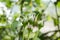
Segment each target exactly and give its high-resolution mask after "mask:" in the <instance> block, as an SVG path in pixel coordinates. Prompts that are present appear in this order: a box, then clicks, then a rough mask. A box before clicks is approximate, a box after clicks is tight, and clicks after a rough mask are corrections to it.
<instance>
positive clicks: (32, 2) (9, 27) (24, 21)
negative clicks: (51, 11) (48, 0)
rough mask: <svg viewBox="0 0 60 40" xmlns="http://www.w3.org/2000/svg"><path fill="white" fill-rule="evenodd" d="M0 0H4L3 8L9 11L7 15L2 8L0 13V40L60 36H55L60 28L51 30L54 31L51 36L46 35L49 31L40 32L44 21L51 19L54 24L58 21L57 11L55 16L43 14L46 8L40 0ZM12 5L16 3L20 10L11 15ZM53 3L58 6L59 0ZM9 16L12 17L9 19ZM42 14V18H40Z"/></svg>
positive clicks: (37, 39) (26, 39)
mask: <svg viewBox="0 0 60 40" xmlns="http://www.w3.org/2000/svg"><path fill="white" fill-rule="evenodd" d="M0 2H4V3H5V6H6V8H5V9H7V11H8V9H9V10H10V11H11V12H10V15H9V16H8V17H7V15H6V13H5V11H6V10H5V9H4V8H3V10H4V11H3V14H2V15H0V23H1V25H0V40H16V39H18V40H55V39H56V40H60V38H58V37H56V33H57V32H59V31H60V30H58V31H56V30H55V31H53V32H55V33H54V34H53V35H52V36H46V35H47V34H48V33H50V32H47V33H44V34H42V33H41V32H40V29H41V28H43V27H44V22H45V21H47V20H48V21H50V20H53V21H54V24H55V26H59V21H60V20H59V17H58V13H56V14H57V15H56V16H57V18H52V17H51V16H50V15H46V14H45V15H44V12H45V10H46V9H47V8H46V9H44V8H42V7H43V6H44V5H43V4H42V3H41V0H18V1H17V2H13V1H11V0H0ZM13 5H18V6H19V11H20V12H16V13H14V15H12V14H13V12H12V7H13ZM54 5H55V6H58V7H60V0H57V1H56V2H54ZM40 6H41V7H40ZM48 6H49V5H48ZM23 10H24V11H23ZM56 11H57V9H56ZM8 14H9V13H8ZM32 15H33V16H32ZM10 16H11V17H12V19H11V18H10V19H9V17H10ZM43 16H44V19H43V18H42V17H43ZM18 17H19V19H18ZM45 17H46V18H45ZM45 19H46V20H45ZM17 20H18V21H17ZM5 24H6V25H5ZM4 25H5V26H4ZM35 27H36V28H35ZM58 28H59V27H58Z"/></svg>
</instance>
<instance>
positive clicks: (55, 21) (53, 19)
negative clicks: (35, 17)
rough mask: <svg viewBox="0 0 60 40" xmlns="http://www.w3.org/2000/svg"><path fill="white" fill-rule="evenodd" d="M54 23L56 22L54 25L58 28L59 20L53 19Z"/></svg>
mask: <svg viewBox="0 0 60 40" xmlns="http://www.w3.org/2000/svg"><path fill="white" fill-rule="evenodd" d="M53 21H54V25H55V26H57V25H58V20H57V19H55V18H53Z"/></svg>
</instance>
